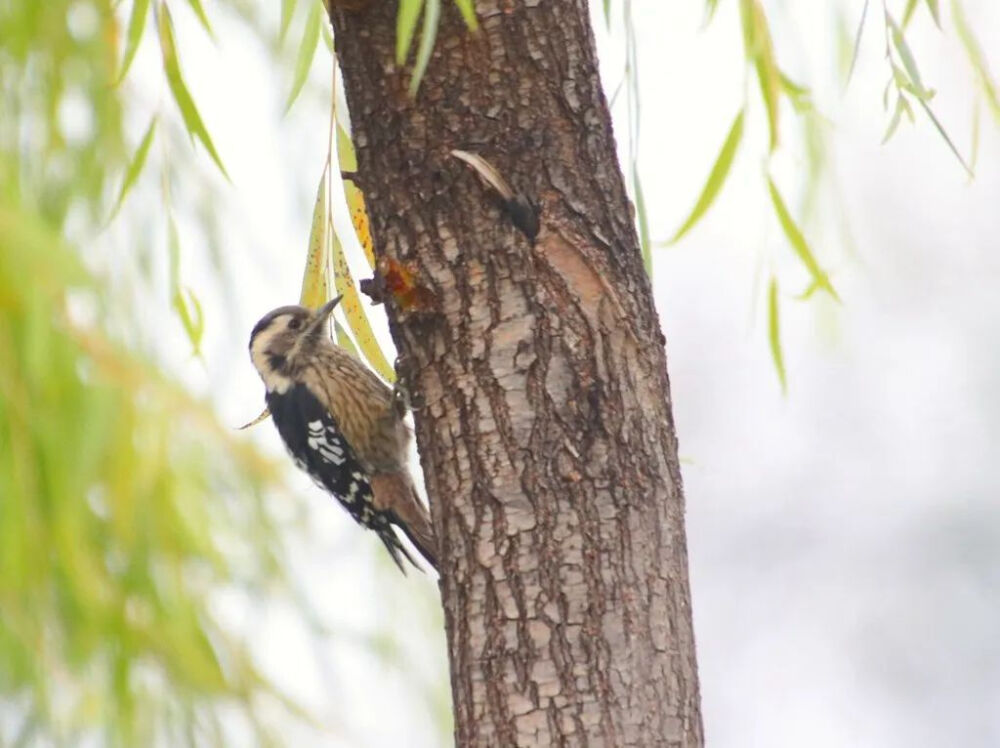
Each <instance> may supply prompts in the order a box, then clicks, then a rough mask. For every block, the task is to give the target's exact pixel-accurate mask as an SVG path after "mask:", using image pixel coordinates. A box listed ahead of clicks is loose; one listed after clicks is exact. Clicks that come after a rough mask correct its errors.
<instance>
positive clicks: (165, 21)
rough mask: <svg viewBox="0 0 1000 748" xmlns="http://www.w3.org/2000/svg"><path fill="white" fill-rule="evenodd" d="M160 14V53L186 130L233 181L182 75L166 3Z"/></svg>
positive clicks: (161, 6)
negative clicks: (199, 142)
mask: <svg viewBox="0 0 1000 748" xmlns="http://www.w3.org/2000/svg"><path fill="white" fill-rule="evenodd" d="M157 12H158V14H159V17H158V19H157V20H158V21H159V26H160V50H161V52H162V54H163V68H164V70H165V71H166V74H167V83H168V84H169V86H170V93H172V94H173V96H174V101H175V102H177V107H178V108H179V109H180V110H181V118H182V119H183V120H184V127H185V128H187V131H188V133H189V134H190V135H191V136H192V137H195V138H198V140H200V141H201V143H202V145H203V146H205V150H207V151H208V154H209V155H210V156H211V157H212V160H213V161H214V162H215V165H216V166H218V167H219V171H221V172H222V175H223V176H224V177H225V178H226V179H229V174H228V173H227V172H226V167H225V166H223V165H222V159H221V158H220V157H219V153H218V152H217V151H216V150H215V144H214V143H212V136H211V135H209V134H208V130H207V129H206V128H205V123H204V122H202V119H201V115H200V114H199V113H198V107H196V106H195V103H194V99H192V98H191V93H190V92H189V91H188V88H187V85H186V84H185V83H184V76H183V75H181V67H180V62H179V60H178V59H177V48H176V46H175V44H174V32H173V21H171V19H170V10H169V9H168V8H167V6H166V3H162V4H160V5H159V6H158V7H157Z"/></svg>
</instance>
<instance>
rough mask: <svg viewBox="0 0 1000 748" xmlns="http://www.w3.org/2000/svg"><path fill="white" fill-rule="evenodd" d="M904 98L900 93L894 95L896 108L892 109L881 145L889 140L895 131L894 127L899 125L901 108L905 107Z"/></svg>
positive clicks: (901, 113)
mask: <svg viewBox="0 0 1000 748" xmlns="http://www.w3.org/2000/svg"><path fill="white" fill-rule="evenodd" d="M905 103H906V100H905V99H904V98H903V94H902V93H898V94H897V95H896V108H895V110H893V113H892V119H890V120H889V126H888V127H887V128H886V130H885V135H883V136H882V145H885V144H886V143H888V142H889V138H891V137H892V136H893V135H894V134H895V132H896V128H897V127H899V122H900V119H901V117H902V115H903V109H904V108H905Z"/></svg>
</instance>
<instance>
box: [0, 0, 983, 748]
mask: <svg viewBox="0 0 1000 748" xmlns="http://www.w3.org/2000/svg"><path fill="white" fill-rule="evenodd" d="M865 5H866V3H864V2H863V1H862V0H840V1H838V0H824V1H823V2H818V1H817V2H813V3H808V4H807V3H786V2H781V1H780V0H766V1H765V2H763V3H762V4H761V6H760V7H761V8H762V9H763V10H764V11H766V14H767V19H768V22H769V25H770V31H771V36H772V39H773V45H774V55H775V57H776V59H777V60H778V62H779V64H780V68H781V71H782V72H783V73H785V74H786V75H787V76H788V78H789V79H790V80H791V81H794V83H795V84H796V85H798V86H800V87H807V88H808V89H809V91H810V96H809V97H808V98H809V100H810V101H811V106H801V107H799V108H796V107H793V106H792V105H791V104H792V101H791V97H789V98H787V99H784V100H783V101H782V103H781V109H780V114H781V139H780V143H779V147H778V148H777V149H776V150H775V151H774V152H773V153H771V154H770V155H769V153H768V152H769V146H768V141H769V132H768V118H767V116H766V110H765V107H764V104H763V103H762V97H761V94H760V89H759V87H758V83H757V79H756V74H755V72H754V68H753V67H752V66H748V64H747V62H746V59H745V58H746V54H745V49H744V41H743V32H742V31H741V22H740V13H739V8H738V7H737V3H736V2H721V3H712V2H710V3H708V7H709V8H711V7H715V6H717V8H716V12H715V13H714V16H712V18H711V20H710V21H708V20H707V15H708V14H707V10H706V5H705V4H704V3H702V2H697V1H695V0H692V2H689V3H662V2H655V1H654V0H645V1H643V0H620V2H612V3H611V4H610V23H607V22H606V19H605V16H604V5H603V3H595V6H594V9H593V11H594V12H593V21H594V26H595V32H596V34H597V37H598V45H599V50H600V54H601V62H602V70H601V73H602V77H603V79H604V83H605V88H606V90H607V91H608V92H609V96H611V97H612V107H613V112H614V115H615V125H616V133H617V134H618V138H619V141H620V145H621V151H622V160H623V163H624V164H625V165H626V170H627V171H631V165H632V164H633V162H634V163H636V164H637V168H636V171H637V175H638V177H639V180H640V182H641V186H642V193H643V197H644V201H643V202H644V207H645V217H646V221H647V223H648V234H649V237H650V245H651V257H652V265H653V278H654V288H655V292H656V298H657V303H658V305H659V309H660V312H661V315H662V324H663V327H664V331H665V333H666V337H667V341H668V343H667V352H668V360H669V364H670V374H671V382H672V395H673V403H674V410H675V415H676V420H677V427H678V433H679V438H680V445H681V457H682V459H683V462H684V465H683V467H684V479H685V491H686V496H687V516H688V540H689V549H690V560H691V576H692V587H693V594H694V612H695V627H696V633H697V637H698V648H699V651H698V654H699V665H700V670H701V679H702V693H703V709H704V717H705V724H706V733H707V736H708V741H709V745H712V746H733V747H736V746H768V747H772V746H800V745H803V744H808V745H815V746H886V747H892V746H908V747H909V746H939V745H963V746H973V747H975V746H995V745H1000V637H998V636H997V632H998V630H1000V495H998V494H1000V395H998V394H997V392H998V387H1000V252H998V250H1000V240H998V238H997V237H998V235H1000V111H997V109H996V108H995V107H996V101H995V98H994V99H993V100H992V101H991V99H990V91H989V89H988V88H987V87H985V86H984V85H982V80H981V78H980V77H978V76H979V75H980V73H979V72H977V67H976V65H974V64H971V63H970V53H969V50H970V45H969V42H968V38H969V37H968V34H969V33H971V34H973V35H974V37H975V39H976V40H977V41H976V43H975V45H974V46H973V47H971V48H972V49H975V48H978V49H980V50H982V51H983V52H985V58H986V59H987V60H988V61H989V62H992V63H993V65H994V70H997V71H998V72H1000V59H997V58H998V57H1000V55H998V54H997V53H996V52H995V51H996V50H1000V6H997V4H996V3H994V2H991V0H963V2H961V4H960V5H959V4H957V3H942V4H941V7H940V15H941V29H939V28H938V27H937V25H936V24H935V22H934V19H933V18H932V16H931V13H930V8H931V7H935V8H936V7H937V5H938V4H937V3H930V2H926V3H925V2H920V3H919V4H918V3H904V2H902V1H899V2H896V1H895V0H890V1H889V2H888V10H889V11H890V12H891V13H893V14H894V18H895V19H896V21H897V22H899V23H900V24H901V23H902V19H903V17H904V14H905V13H906V6H907V5H914V6H915V9H914V10H913V11H912V17H910V18H909V24H908V25H907V26H906V28H905V39H906V42H907V44H908V48H909V49H910V50H912V55H913V58H914V60H915V63H916V65H918V66H919V70H920V74H921V77H922V81H923V84H924V85H925V86H927V87H928V88H933V89H935V91H936V95H935V96H934V97H933V99H931V100H930V101H929V106H930V108H931V110H932V111H933V112H934V114H935V116H936V117H937V119H938V121H939V123H940V125H941V127H942V128H943V130H944V132H946V133H947V136H948V137H949V138H950V139H951V141H952V143H953V144H954V147H955V149H956V150H957V151H958V152H959V153H960V154H961V156H962V158H964V159H965V161H966V162H968V163H969V164H970V165H971V166H972V168H973V169H974V170H975V172H976V176H975V179H970V178H969V177H968V175H967V174H966V171H965V169H964V168H963V165H962V163H961V162H960V160H959V159H958V158H956V155H955V154H954V153H953V152H952V150H951V149H950V147H949V144H948V142H947V141H946V140H945V138H944V137H942V135H941V133H940V132H939V131H938V129H937V128H936V127H935V125H934V124H933V123H932V122H931V121H930V120H929V118H928V117H927V116H926V114H925V112H924V111H923V110H922V109H920V108H919V107H918V106H915V108H916V112H915V115H916V116H915V120H916V121H915V122H914V123H910V122H909V120H908V118H907V117H905V116H904V117H903V118H902V122H901V124H900V125H899V127H898V129H897V130H896V131H895V133H894V134H893V135H892V137H891V138H890V139H889V140H888V142H886V143H885V144H884V145H883V144H882V140H883V136H884V135H885V133H886V130H887V127H888V126H889V123H890V120H891V118H892V112H893V102H894V98H895V93H894V91H895V89H894V88H893V89H892V91H891V92H890V97H889V106H888V110H886V109H885V108H884V107H883V91H884V89H885V87H886V83H887V81H888V80H889V79H890V77H891V68H890V65H889V62H888V61H887V59H886V56H885V52H886V44H887V42H886V36H885V26H886V24H885V21H884V16H883V6H882V4H881V3H872V4H871V6H872V7H871V8H869V9H868V14H867V17H866V21H865V25H864V27H863V34H862V36H861V40H860V44H859V46H858V54H857V61H856V66H855V69H854V72H853V75H852V77H851V80H850V85H849V86H847V85H845V81H846V80H847V77H848V69H849V68H850V66H851V58H852V53H853V46H854V37H855V34H856V29H857V24H858V21H859V19H860V18H861V15H862V8H863V6H865ZM897 6H898V7H897ZM164 7H167V8H168V10H166V11H165V10H164ZM317 7H318V6H317V5H315V4H313V3H310V2H306V0H301V1H300V2H298V3H291V2H285V3H281V4H280V5H279V3H277V2H267V3H264V2H255V1H253V0H225V2H223V1H222V0H216V1H215V2H198V1H197V0H187V1H186V2H182V1H181V0H173V1H172V2H169V3H168V4H167V6H164V5H163V4H162V3H160V2H158V1H157V0H154V2H153V3H152V5H151V6H150V4H149V3H144V2H143V0H135V3H134V4H133V2H132V0H130V1H129V2H123V3H114V4H112V3H110V2H109V0H59V1H57V2H50V3H17V2H13V3H10V2H8V3H3V4H0V92H2V104H0V745H3V746H6V745H25V746H36V745H38V746H48V745H62V744H78V743H79V744H82V745H105V744H120V745H156V744H159V745H171V746H172V745H178V744H199V745H202V744H204V745H210V744H223V745H255V744H274V745H289V744H294V745H342V746H400V745H406V746H416V747H420V746H441V745H446V744H448V743H449V741H450V730H451V721H450V715H449V710H450V696H449V691H448V681H447V662H446V655H445V642H444V636H443V632H442V620H441V615H440V611H439V606H438V600H437V590H436V587H435V583H434V580H433V579H432V578H430V577H428V576H422V575H410V577H409V578H406V579H403V578H402V577H401V576H400V575H399V574H398V571H396V570H395V568H394V567H392V566H391V563H390V562H388V561H387V557H386V555H385V553H384V551H382V550H381V549H380V548H379V547H377V541H375V540H374V539H373V538H371V537H368V535H367V534H364V533H360V532H358V531H357V530H356V528H355V527H354V526H353V524H352V523H351V522H350V521H349V520H348V518H347V517H346V515H345V514H344V513H343V511H342V510H341V509H340V508H339V507H338V506H336V505H335V504H334V503H333V502H332V501H330V500H328V498H327V497H325V496H324V495H323V494H322V493H320V492H319V491H318V490H317V489H315V488H314V487H313V484H312V483H311V482H310V481H309V480H308V478H305V477H304V476H302V475H300V474H299V473H297V472H296V471H295V470H294V469H292V467H291V464H290V462H289V461H288V460H287V458H286V457H285V455H284V453H283V451H282V449H281V447H280V444H279V442H278V438H277V434H276V433H275V432H274V429H273V428H272V427H271V426H270V425H268V424H262V425H260V426H258V427H255V428H253V429H251V430H249V431H247V432H240V431H237V430H236V427H238V426H240V425H241V424H243V423H245V422H247V421H249V420H250V419H252V418H253V417H255V416H256V415H257V414H258V413H259V411H260V409H261V407H262V406H263V398H262V395H263V391H262V387H261V385H260V382H259V380H258V379H257V376H256V374H255V373H254V371H253V369H252V367H251V365H250V362H249V359H248V357H247V354H246V342H247V337H248V335H249V331H250V329H251V327H252V325H253V323H254V322H255V321H256V320H257V319H258V318H259V317H260V316H261V315H262V314H263V313H264V312H266V311H267V310H269V309H271V308H272V307H274V306H277V305H280V304H285V303H290V302H291V301H294V300H295V299H296V298H297V297H298V295H299V289H300V285H301V282H302V272H303V270H302V269H303V265H304V262H305V256H306V250H307V241H308V236H309V226H310V218H311V214H312V207H313V203H314V200H315V194H316V185H317V183H318V182H319V180H320V175H321V172H322V170H323V164H324V161H325V158H326V153H327V148H328V136H329V131H328V123H329V116H330V106H329V105H330V96H331V90H332V89H331V80H332V75H331V62H330V53H329V50H328V47H327V46H326V44H325V41H326V40H325V38H324V36H325V35H324V34H320V35H319V36H318V38H315V37H314V33H315V32H314V29H315V28H316V24H315V22H314V21H311V20H310V19H311V16H313V15H314V14H317V12H318V11H317V10H316V8H317ZM135 8H139V10H140V11H143V13H140V14H137V13H136V12H135ZM144 8H145V10H143V9H144ZM167 13H169V14H170V19H169V20H167V16H166V14H167ZM956 13H961V14H962V16H961V17H964V19H965V21H966V24H965V26H964V27H962V28H964V29H965V33H966V36H965V38H964V41H963V33H962V31H961V30H960V29H959V28H958V27H956V20H958V21H960V20H961V17H957V16H956ZM143 14H144V17H145V23H144V24H142V25H141V26H136V25H134V24H137V21H134V20H133V19H135V18H137V17H138V16H140V15H143ZM283 25H287V30H286V32H285V34H284V38H283V39H282V38H281V29H282V27H283ZM959 26H961V24H959ZM164 29H168V30H169V36H170V38H168V39H167V40H164V38H163V35H164V33H165V32H164ZM136 40H138V42H139V43H138V44H136V43H135V41H136ZM313 44H315V45H316V47H317V48H318V51H317V52H316V54H315V56H314V58H309V57H306V56H304V55H303V53H302V52H301V50H302V49H303V48H306V49H307V50H308V49H310V48H311V47H312V45H313ZM171 45H174V47H175V48H176V57H171V55H169V54H168V55H164V54H163V53H162V50H163V49H171ZM133 49H134V52H135V53H134V59H132V60H131V64H130V67H129V69H128V71H127V75H125V76H124V79H123V80H121V81H120V82H116V81H117V79H118V78H119V77H121V76H120V72H121V69H122V58H123V56H124V57H125V58H126V59H128V58H129V57H131V51H130V50H133ZM310 59H311V64H309V63H310ZM894 59H896V60H897V61H898V60H899V55H898V52H897V53H895V57H894ZM177 60H179V67H177ZM979 69H980V70H981V69H982V68H981V66H980V68H979ZM303 70H305V71H308V72H309V74H308V76H307V77H305V78H302V75H304V74H297V72H296V71H303ZM178 75H182V76H183V81H184V82H185V83H186V90H189V91H190V95H191V97H192V100H193V102H194V103H195V105H196V106H197V110H198V112H199V116H198V122H200V123H202V126H203V127H204V133H205V137H202V136H201V134H200V132H201V131H198V130H197V124H192V123H193V120H192V119H191V117H190V111H191V108H190V107H188V109H187V119H186V120H185V119H184V118H183V117H182V116H181V114H180V113H179V110H180V111H183V110H182V108H180V107H179V106H178V104H177V101H178V94H177V86H176V81H177V76H178ZM171 76H173V77H171ZM298 78H302V80H303V81H304V86H303V88H302V91H301V94H300V95H298V97H297V100H296V101H295V103H294V105H293V106H291V107H290V108H288V106H287V105H288V101H289V98H290V92H292V91H293V90H294V89H295V88H296V84H297V79H298ZM799 103H800V104H801V97H800V101H799ZM744 104H745V106H746V119H745V132H744V134H743V137H742V141H741V143H740V147H739V149H738V150H737V152H736V155H735V160H734V162H733V165H732V169H731V172H730V173H729V176H728V179H727V180H726V181H725V184H724V187H723V188H722V189H721V191H720V192H719V195H718V197H717V199H716V200H715V203H714V205H713V206H712V208H711V209H710V210H709V212H708V213H707V214H706V215H705V216H704V218H702V220H701V221H699V222H698V223H697V224H696V225H695V226H694V228H692V229H691V231H690V232H688V233H687V234H686V235H685V236H684V237H683V238H682V239H681V240H680V241H679V242H677V243H675V244H671V245H669V246H663V245H665V240H667V239H669V238H670V237H671V236H672V235H673V234H674V233H675V232H676V230H677V229H678V227H679V226H681V224H682V223H683V222H684V220H685V218H686V216H687V215H688V214H689V213H690V211H691V209H692V206H693V205H694V204H695V201H696V199H697V197H698V194H699V191H700V190H701V189H702V186H703V185H704V183H705V180H706V178H707V176H708V174H709V170H710V168H711V166H712V164H713V161H714V160H715V159H716V156H717V154H718V153H719V149H720V147H721V146H722V143H723V141H724V140H725V138H726V135H727V132H728V131H729V130H730V126H731V124H732V122H733V118H734V117H735V116H736V113H737V112H738V111H739V110H740V108H741V107H743V106H744ZM286 108H288V111H287V112H286V111H285V110H286ZM189 132H195V135H194V137H191V136H189ZM150 133H152V134H150ZM147 136H148V137H147ZM192 143H194V147H192ZM207 143H211V145H212V149H214V151H215V152H216V159H215V160H217V161H218V162H219V163H221V164H222V165H223V166H224V168H225V173H226V175H228V176H223V174H222V172H221V170H220V168H219V166H218V165H217V164H216V163H215V162H214V160H213V157H212V155H211V152H210V149H209V148H207V147H206V144H207ZM137 154H138V155H139V157H138V158H137ZM140 165H141V167H142V168H138V167H139V166H140ZM765 170H766V171H765ZM765 173H769V174H770V175H771V176H772V178H773V179H774V181H775V183H776V184H777V185H778V186H779V188H780V190H781V192H782V194H783V196H784V199H785V201H786V202H787V204H788V206H789V210H790V212H791V214H792V215H793V216H794V217H795V219H796V221H798V222H799V225H800V226H801V228H802V231H803V232H804V234H805V236H806V238H807V240H808V242H809V246H810V247H811V250H812V252H813V253H814V254H815V256H816V257H817V259H818V261H819V262H820V264H821V265H822V266H823V268H824V269H825V270H827V272H828V273H829V277H830V281H831V283H832V284H833V286H835V288H836V290H837V293H838V294H839V297H840V300H841V301H840V303H837V302H836V301H834V300H832V299H831V298H830V296H829V295H827V294H823V293H806V292H807V290H808V289H809V286H810V278H809V274H808V273H807V272H806V270H805V269H804V267H803V264H802V262H801V261H800V260H799V259H798V258H797V257H796V255H795V253H794V252H793V250H792V249H791V247H790V245H789V241H788V238H787V237H786V234H785V232H784V231H783V229H782V227H781V225H780V224H779V222H778V220H777V219H776V217H775V211H774V209H773V206H772V201H771V198H770V196H769V194H768V189H767V182H766V178H765ZM123 185H125V186H127V187H128V189H127V190H124V189H123ZM124 192H127V194H126V195H125V196H124V199H123V200H120V197H121V195H122V194H123V193H124ZM335 224H336V225H338V226H347V227H348V228H347V229H346V232H347V233H349V232H350V229H349V222H348V220H347V217H346V211H345V210H342V211H341V212H340V213H339V214H338V215H337V216H336V217H335ZM348 255H349V258H350V261H351V263H352V266H354V268H355V270H356V272H355V276H356V277H357V276H364V274H365V266H364V260H363V259H361V255H360V252H359V251H358V248H357V246H349V247H348ZM772 281H773V283H774V288H775V294H774V305H773V306H772V305H771V304H770V301H769V298H770V297H769V289H770V288H771V287H772V285H771V284H772ZM803 297H804V298H803ZM772 310H774V311H772ZM775 311H776V312H777V314H775ZM380 314H381V312H380V311H379V310H377V309H373V310H371V319H372V322H373V324H374V325H375V326H376V328H377V330H376V332H377V334H378V336H379V339H380V340H382V341H383V343H384V345H386V346H387V347H388V346H390V345H391V343H390V342H389V341H388V337H387V335H386V333H385V326H384V323H383V322H382V321H381V319H380V318H379V315H380ZM775 349H777V350H778V351H780V359H781V361H782V365H783V368H784V370H785V378H786V382H787V389H784V388H783V386H782V382H781V380H780V378H779V374H778V367H777V365H776V362H775V358H776V357H775Z"/></svg>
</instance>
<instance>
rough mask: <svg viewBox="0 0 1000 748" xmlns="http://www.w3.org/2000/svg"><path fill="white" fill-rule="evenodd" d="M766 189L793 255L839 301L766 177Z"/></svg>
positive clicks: (771, 183) (772, 181)
mask: <svg viewBox="0 0 1000 748" xmlns="http://www.w3.org/2000/svg"><path fill="white" fill-rule="evenodd" d="M767 189H768V192H770V193H771V203H772V204H773V205H774V213H775V215H776V216H777V217H778V223H779V224H781V229H782V231H784V232H785V236H786V237H787V238H788V242H789V243H790V244H791V245H792V249H793V250H795V254H796V255H798V257H799V259H800V260H801V261H802V264H803V265H805V267H806V270H808V271H809V275H811V276H812V278H813V280H814V281H815V282H816V283H817V284H818V285H819V287H820V288H822V289H823V290H824V291H826V292H827V293H828V294H830V296H832V297H833V298H834V299H836V300H837V301H840V297H839V296H837V292H836V291H835V290H834V289H833V286H832V285H831V284H830V279H829V278H828V277H827V275H826V273H825V272H824V271H823V269H822V268H821V267H820V266H819V263H818V262H817V261H816V256H815V255H814V254H813V252H812V250H811V249H810V248H809V243H808V242H806V238H805V236H803V234H802V230H801V229H800V228H799V227H798V225H797V224H796V223H795V220H794V219H793V218H792V216H791V214H790V213H789V212H788V207H787V206H786V205H785V201H784V199H783V198H782V197H781V193H780V192H779V191H778V187H777V185H775V183H774V180H773V179H771V177H770V176H768V177H767Z"/></svg>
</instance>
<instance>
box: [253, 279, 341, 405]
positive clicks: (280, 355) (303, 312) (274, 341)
mask: <svg viewBox="0 0 1000 748" xmlns="http://www.w3.org/2000/svg"><path fill="white" fill-rule="evenodd" d="M339 302H340V296H337V297H336V298H334V299H332V300H330V301H329V302H328V303H326V304H324V305H323V306H321V307H320V308H319V309H316V310H312V309H306V308H305V307H304V306H281V307H278V308H277V309H272V310H271V311H270V312H268V313H267V314H265V315H264V316H263V317H261V318H260V321H259V322H258V323H257V324H256V325H254V328H253V332H251V333H250V359H251V360H252V361H253V365H254V366H255V367H256V368H257V371H258V373H259V374H260V377H261V379H263V380H264V384H265V385H266V386H267V388H268V389H269V390H272V389H279V390H283V389H285V388H287V386H288V384H289V378H288V375H289V372H290V364H291V363H292V361H293V360H294V359H295V357H296V356H297V355H298V354H299V353H300V352H301V351H303V350H305V349H307V348H309V347H310V346H311V345H313V344H315V343H316V342H317V341H319V340H322V339H324V338H325V337H326V335H327V326H326V322H327V320H328V319H329V318H330V314H331V313H332V312H333V310H334V308H335V307H336V306H337V304H338V303H339Z"/></svg>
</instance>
